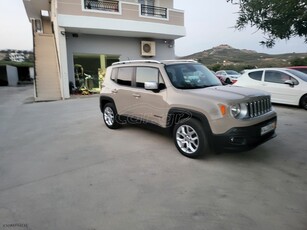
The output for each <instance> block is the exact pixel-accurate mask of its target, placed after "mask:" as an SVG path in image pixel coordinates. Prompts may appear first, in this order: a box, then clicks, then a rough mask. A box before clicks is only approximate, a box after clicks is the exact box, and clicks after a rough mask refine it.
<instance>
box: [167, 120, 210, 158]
mask: <svg viewBox="0 0 307 230" xmlns="http://www.w3.org/2000/svg"><path fill="white" fill-rule="evenodd" d="M173 138H174V142H175V145H176V147H177V149H178V150H179V152H180V153H181V154H182V155H184V156H186V157H190V158H197V157H200V156H201V155H203V154H204V153H206V152H208V151H209V146H208V143H207V138H206V134H205V132H204V130H203V129H202V126H201V124H200V122H199V121H197V120H195V119H193V118H191V119H189V120H182V121H179V122H178V123H177V124H176V125H175V127H174V131H173Z"/></svg>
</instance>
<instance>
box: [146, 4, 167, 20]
mask: <svg viewBox="0 0 307 230" xmlns="http://www.w3.org/2000/svg"><path fill="white" fill-rule="evenodd" d="M141 15H145V16H152V17H159V18H167V8H164V7H157V6H151V5H144V4H141Z"/></svg>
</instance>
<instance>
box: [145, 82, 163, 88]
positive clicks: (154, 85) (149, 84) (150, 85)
mask: <svg viewBox="0 0 307 230" xmlns="http://www.w3.org/2000/svg"><path fill="white" fill-rule="evenodd" d="M144 88H145V89H147V90H158V89H159V84H158V82H154V81H147V82H145V84H144Z"/></svg>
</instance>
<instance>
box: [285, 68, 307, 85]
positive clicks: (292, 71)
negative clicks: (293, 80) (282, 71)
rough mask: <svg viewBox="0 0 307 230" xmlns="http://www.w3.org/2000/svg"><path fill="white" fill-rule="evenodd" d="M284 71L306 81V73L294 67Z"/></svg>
mask: <svg viewBox="0 0 307 230" xmlns="http://www.w3.org/2000/svg"><path fill="white" fill-rule="evenodd" d="M286 71H287V72H289V73H292V74H293V75H295V76H296V77H298V78H300V79H301V80H303V81H306V82H307V74H305V73H303V72H301V71H298V70H295V69H287V70H286Z"/></svg>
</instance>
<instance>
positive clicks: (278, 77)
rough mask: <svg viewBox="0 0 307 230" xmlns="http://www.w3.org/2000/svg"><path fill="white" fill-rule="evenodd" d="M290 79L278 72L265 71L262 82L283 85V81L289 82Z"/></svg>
mask: <svg viewBox="0 0 307 230" xmlns="http://www.w3.org/2000/svg"><path fill="white" fill-rule="evenodd" d="M291 79H292V77H291V76H289V75H288V74H286V73H283V72H278V71H271V70H270V71H266V72H265V77H264V81H265V82H272V83H280V84H284V82H285V81H287V80H291Z"/></svg>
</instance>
